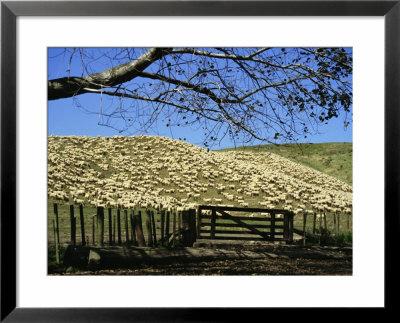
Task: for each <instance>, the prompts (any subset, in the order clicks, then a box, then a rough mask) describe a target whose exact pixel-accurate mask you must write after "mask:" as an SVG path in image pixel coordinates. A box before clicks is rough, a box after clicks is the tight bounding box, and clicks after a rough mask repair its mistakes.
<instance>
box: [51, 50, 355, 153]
mask: <svg viewBox="0 0 400 323" xmlns="http://www.w3.org/2000/svg"><path fill="white" fill-rule="evenodd" d="M60 53H61V50H60V49H57V48H56V49H52V48H50V49H49V52H48V54H49V60H48V78H49V79H53V78H58V77H63V76H66V75H67V69H68V66H69V65H70V69H71V72H70V73H71V75H72V76H81V75H82V74H83V75H85V74H86V73H85V71H82V67H81V64H80V61H79V60H78V59H76V58H74V59H73V60H72V61H69V56H68V55H62V54H60ZM96 64H97V63H96ZM104 64H105V65H104ZM97 65H98V69H99V70H98V71H101V70H103V69H105V68H107V66H106V63H103V62H99V63H98V64H97ZM97 65H94V66H97ZM108 67H109V66H108ZM90 72H93V71H90ZM94 72H97V71H94ZM77 99H78V100H77ZM104 102H105V101H103V98H101V97H100V95H98V94H83V95H79V96H78V97H77V98H67V99H58V100H52V101H48V134H49V135H62V136H67V135H78V136H114V135H137V134H139V133H138V132H136V131H135V130H132V129H128V131H126V132H123V133H120V132H119V131H118V130H116V129H113V128H110V127H107V126H101V125H99V122H100V123H101V121H102V118H101V117H99V113H87V112H86V111H85V110H91V111H94V112H96V111H99V108H100V106H102V105H103V104H105V103H104ZM107 104H115V102H114V101H112V102H111V103H107ZM318 132H319V134H317V135H309V136H308V138H307V139H303V140H300V141H299V142H313V143H320V142H352V122H350V125H349V126H348V127H347V128H346V129H345V128H344V126H343V117H342V116H341V115H339V117H338V118H333V119H331V120H330V121H329V123H328V124H327V125H323V126H320V127H319V128H318ZM148 134H150V135H160V136H168V137H171V138H174V139H183V138H186V141H188V142H190V143H193V144H195V145H200V146H201V145H202V142H203V138H204V136H203V135H204V133H203V131H202V130H201V129H198V128H196V127H195V128H189V127H166V126H165V124H164V123H163V122H159V123H158V124H157V125H156V126H155V127H153V130H151V131H150V133H148ZM258 143H259V142H257V141H255V142H253V143H252V144H254V145H255V144H258ZM234 145H235V144H234V143H233V142H231V141H230V140H229V138H228V137H226V138H225V139H224V140H223V141H222V142H221V143H220V145H218V144H215V145H214V146H212V148H213V149H218V148H227V147H233V146H234ZM236 145H240V143H238V142H237V143H236Z"/></svg>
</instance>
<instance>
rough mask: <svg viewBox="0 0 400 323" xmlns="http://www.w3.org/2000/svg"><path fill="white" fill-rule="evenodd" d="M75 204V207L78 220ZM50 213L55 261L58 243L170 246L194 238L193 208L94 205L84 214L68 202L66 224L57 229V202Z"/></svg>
mask: <svg viewBox="0 0 400 323" xmlns="http://www.w3.org/2000/svg"><path fill="white" fill-rule="evenodd" d="M76 207H77V208H78V209H79V221H78V220H77V216H78V215H77V212H76ZM86 210H87V209H86ZM64 211H65V210H64ZM53 214H54V217H53V219H52V221H51V222H52V229H53V235H54V244H55V248H56V261H57V263H59V249H60V245H61V244H62V242H64V243H67V244H71V245H74V246H75V245H82V246H87V245H95V246H104V245H122V244H124V245H132V246H140V247H145V246H147V247H155V246H172V247H173V246H175V245H178V244H179V245H182V246H192V245H193V243H194V241H195V240H196V210H194V209H193V210H187V211H181V212H169V211H163V210H162V211H156V210H148V209H146V210H143V209H142V210H128V209H111V208H104V207H97V208H96V209H95V213H94V212H91V213H89V214H84V207H83V206H82V205H78V206H76V205H69V219H68V221H69V223H64V226H63V227H62V229H61V230H60V218H59V205H58V204H53ZM64 215H65V212H64ZM63 220H65V216H64V218H63ZM66 231H67V232H68V235H69V236H68V237H66ZM60 233H61V234H60ZM62 240H64V241H62Z"/></svg>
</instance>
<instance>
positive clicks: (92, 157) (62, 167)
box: [48, 136, 353, 214]
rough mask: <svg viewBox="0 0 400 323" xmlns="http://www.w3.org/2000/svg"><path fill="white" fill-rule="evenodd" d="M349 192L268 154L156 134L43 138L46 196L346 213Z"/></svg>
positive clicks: (100, 202)
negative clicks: (211, 147) (226, 149)
mask: <svg viewBox="0 0 400 323" xmlns="http://www.w3.org/2000/svg"><path fill="white" fill-rule="evenodd" d="M352 195H353V194H352V187H351V186H350V185H348V184H346V183H344V182H342V181H340V180H338V179H336V178H333V177H331V176H328V175H325V174H323V173H321V172H318V171H316V170H313V169H311V168H308V167H305V166H302V165H300V164H297V163H294V162H292V161H290V160H288V159H286V158H283V157H280V156H278V155H276V154H273V153H267V152H266V153H248V152H239V151H229V152H219V151H208V150H206V149H203V148H201V147H197V146H194V145H192V144H189V143H186V142H183V141H179V140H173V139H170V138H166V137H158V136H135V137H125V136H115V137H78V136H66V137H61V136H49V137H48V196H49V198H50V199H53V200H57V201H58V202H59V203H60V202H61V201H63V202H64V203H68V204H71V203H75V204H83V205H87V206H104V207H112V208H117V207H119V208H123V209H133V208H136V207H140V208H153V209H157V210H160V209H164V210H169V211H173V210H175V211H182V210H185V209H190V208H196V207H197V205H226V206H241V207H258V208H267V209H276V208H279V209H286V210H290V211H293V212H295V213H296V214H298V213H304V212H309V213H314V212H316V213H317V214H322V213H323V212H340V213H346V214H350V213H351V212H352Z"/></svg>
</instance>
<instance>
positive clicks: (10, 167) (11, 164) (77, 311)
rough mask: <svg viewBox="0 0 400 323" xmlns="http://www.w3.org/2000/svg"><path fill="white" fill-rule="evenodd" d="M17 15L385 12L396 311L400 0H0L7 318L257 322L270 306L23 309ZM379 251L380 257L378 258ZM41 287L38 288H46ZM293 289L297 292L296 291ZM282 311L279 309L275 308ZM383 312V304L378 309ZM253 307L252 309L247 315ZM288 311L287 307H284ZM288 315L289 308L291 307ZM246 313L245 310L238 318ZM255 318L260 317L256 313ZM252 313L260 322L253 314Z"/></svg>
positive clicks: (388, 264) (388, 204)
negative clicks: (20, 298) (19, 272)
mask: <svg viewBox="0 0 400 323" xmlns="http://www.w3.org/2000/svg"><path fill="white" fill-rule="evenodd" d="M18 16H384V19H385V111H384V114H385V117H384V119H385V134H384V135H385V147H384V149H385V153H384V159H385V177H384V181H385V192H384V193H385V204H384V208H385V306H384V310H391V309H394V307H395V306H396V304H395V301H394V300H395V296H392V293H391V290H392V289H395V288H396V287H397V286H398V281H399V279H398V275H395V274H393V272H392V271H391V268H396V266H395V264H394V260H395V258H397V257H396V256H398V251H397V247H396V244H393V242H394V241H395V240H394V237H396V236H397V235H398V233H399V223H400V221H399V204H400V203H399V202H398V201H400V199H399V198H400V196H399V180H400V176H399V155H400V153H399V152H400V150H399V126H398V124H399V121H400V119H399V111H400V102H399V101H400V100H399V99H400V64H399V63H400V59H399V58H400V0H394V1H386V0H381V1H367V0H360V1H329V0H328V1H321V0H314V1H282V0H281V1H268V0H259V1H217V0H216V1H101V2H96V3H95V5H94V3H93V2H91V1H63V2H61V1H41V2H39V1H2V2H1V285H0V289H1V294H0V297H1V321H2V322H3V321H4V322H128V321H129V322H130V321H133V322H170V321H171V322H172V321H173V322H192V321H193V322H194V321H196V322H201V321H213V322H216V321H218V322H220V321H229V322H233V321H237V320H238V319H239V318H240V317H242V314H245V315H246V316H248V315H251V316H250V317H249V316H248V318H249V320H250V321H252V320H253V319H255V318H256V315H265V312H264V311H265V309H259V308H258V309H256V308H252V309H244V308H235V309H232V308H213V309H211V308H207V309H206V308H197V309H196V308H179V307H177V308H122V309H121V308H56V309H55V308H18V307H16V300H17V290H16V288H17V285H16V269H17V264H16V244H17V239H16V233H17V232H16V189H17V183H16V163H17V156H16V127H17V124H16V81H17V80H16V54H17V51H16V32H17V31H16V19H17V17H18ZM371 256H373V255H371ZM39 292H40V291H38V293H39ZM289 292H290V291H289ZM275 310H278V309H275ZM377 310H380V309H377ZM249 311H250V313H248V312H249ZM281 313H282V314H283V311H281ZM284 313H286V315H287V313H288V312H287V311H286V312H284ZM239 314H240V315H239ZM253 315H254V316H253ZM251 317H253V319H252V318H251Z"/></svg>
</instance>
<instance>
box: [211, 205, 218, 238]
mask: <svg viewBox="0 0 400 323" xmlns="http://www.w3.org/2000/svg"><path fill="white" fill-rule="evenodd" d="M216 217H217V212H216V211H215V209H212V211H211V233H210V238H211V239H214V238H215V221H216Z"/></svg>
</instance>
